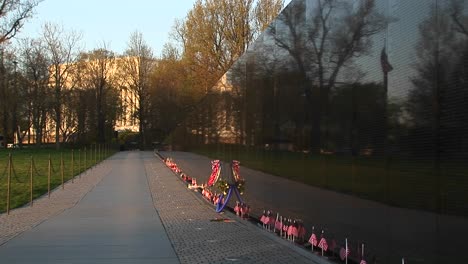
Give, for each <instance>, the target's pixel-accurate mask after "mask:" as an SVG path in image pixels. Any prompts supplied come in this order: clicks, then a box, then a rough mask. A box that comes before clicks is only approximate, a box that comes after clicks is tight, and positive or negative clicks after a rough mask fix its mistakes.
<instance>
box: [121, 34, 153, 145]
mask: <svg viewBox="0 0 468 264" xmlns="http://www.w3.org/2000/svg"><path fill="white" fill-rule="evenodd" d="M125 56H126V57H125V58H123V60H124V61H123V65H122V66H123V74H124V78H125V80H126V85H127V87H128V89H129V91H130V92H131V93H132V94H133V95H134V98H135V101H134V102H132V104H133V107H135V109H136V115H137V119H138V121H139V132H140V144H141V147H142V148H143V149H144V148H145V147H146V136H147V135H146V130H147V124H148V119H147V115H148V109H149V104H150V94H149V86H150V75H151V72H152V70H153V67H154V63H155V60H154V58H153V51H152V50H151V48H150V47H149V46H148V44H147V43H146V42H145V40H144V39H143V34H141V33H140V32H138V31H137V32H134V33H132V35H131V36H130V40H129V42H128V48H127V51H126V52H125Z"/></svg>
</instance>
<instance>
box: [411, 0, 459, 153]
mask: <svg viewBox="0 0 468 264" xmlns="http://www.w3.org/2000/svg"><path fill="white" fill-rule="evenodd" d="M452 3H457V1H454V2H452ZM452 8H453V6H450V5H449V6H448V7H440V8H438V9H437V10H438V12H437V14H432V15H431V16H430V17H429V18H428V19H427V20H426V21H424V22H423V23H422V24H421V25H420V35H421V39H420V41H419V43H418V45H417V47H416V50H417V55H418V62H417V64H416V69H417V72H418V74H417V76H415V77H414V78H413V79H412V82H413V85H414V88H413V90H411V91H410V94H409V98H408V104H407V109H408V112H409V114H410V117H411V120H410V121H411V123H410V125H411V129H410V140H409V143H410V144H411V150H412V151H413V152H416V153H419V154H431V156H432V155H435V158H438V156H439V155H440V153H441V151H444V153H446V154H445V155H448V153H461V152H465V153H466V152H467V150H468V146H467V144H466V142H467V138H466V135H467V133H466V131H467V129H468V128H467V122H466V121H467V114H466V113H467V109H468V106H467V104H466V99H467V98H468V89H467V85H466V79H467V75H466V69H467V56H468V49H467V46H468V45H467V44H468V33H467V32H465V31H464V30H465V27H464V24H462V22H461V21H466V19H467V17H466V16H463V15H462V14H461V13H459V12H460V9H459V8H460V7H458V8H457V12H453V9H452ZM461 10H463V9H461ZM457 21H458V22H457ZM422 137H425V138H427V140H425V141H421V140H417V139H418V138H419V139H420V138H422ZM428 142H434V144H433V145H432V146H431V149H433V150H434V151H435V152H433V153H430V152H428V151H427V149H428V144H427V143H428ZM460 143H461V144H460Z"/></svg>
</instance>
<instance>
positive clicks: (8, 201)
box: [6, 153, 12, 215]
mask: <svg viewBox="0 0 468 264" xmlns="http://www.w3.org/2000/svg"><path fill="white" fill-rule="evenodd" d="M11 162H12V160H11V153H10V154H8V178H7V201H6V211H7V214H8V215H9V214H10V194H11V172H12V164H11Z"/></svg>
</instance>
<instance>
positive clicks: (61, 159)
mask: <svg viewBox="0 0 468 264" xmlns="http://www.w3.org/2000/svg"><path fill="white" fill-rule="evenodd" d="M60 174H61V176H62V190H63V189H65V182H64V175H63V153H60Z"/></svg>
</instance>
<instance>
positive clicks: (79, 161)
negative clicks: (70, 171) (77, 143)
mask: <svg viewBox="0 0 468 264" xmlns="http://www.w3.org/2000/svg"><path fill="white" fill-rule="evenodd" d="M78 173H79V174H80V179H81V149H79V150H78Z"/></svg>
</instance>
